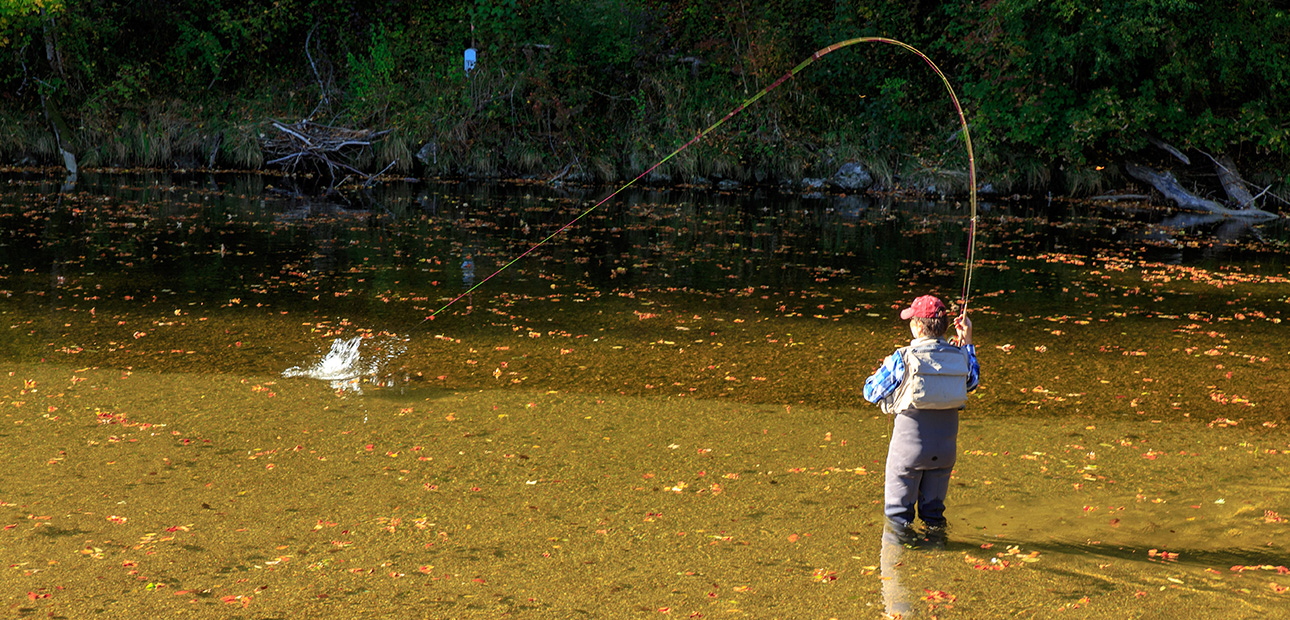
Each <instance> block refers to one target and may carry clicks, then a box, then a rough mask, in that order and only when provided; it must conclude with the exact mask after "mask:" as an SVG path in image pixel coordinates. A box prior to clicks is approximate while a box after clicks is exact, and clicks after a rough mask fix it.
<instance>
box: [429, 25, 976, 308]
mask: <svg viewBox="0 0 1290 620" xmlns="http://www.w3.org/2000/svg"><path fill="white" fill-rule="evenodd" d="M857 43H883V44H887V45H894V46H896V47H899V48H901V49H904V50H906V51H908V52H911V53H913V54H914V55H916V56H918V57H919V58H922V59H923V61H924V62H926V63H927V66H928V67H931V69H932V71H933V72H935V73H936V75H937V77H939V78H941V82H942V83H943V84H945V90H946V92H948V93H949V95H950V100H951V101H952V102H953V103H954V111H955V112H956V113H957V114H958V118H959V124H960V125H961V126H962V128H963V143H964V146H966V147H967V156H968V186H969V190H968V191H969V202H970V204H971V217H970V219H969V224H968V246H967V247H968V249H967V259H966V265H965V266H964V275H963V292H962V294H961V295H960V297H959V298H960V300H961V304H960V311H961V313H962V314H963V315H966V314H967V305H968V294H969V292H970V291H971V288H972V267H973V262H974V261H975V253H976V222H977V204H976V157H975V155H974V154H973V152H972V136H971V134H970V133H969V132H968V123H967V118H966V117H965V116H964V114H963V106H962V104H960V103H959V98H958V95H957V94H955V92H954V87H953V86H951V85H950V80H949V78H947V77H945V73H943V72H942V71H941V68H940V67H938V66H936V63H935V62H932V59H931V58H929V57H928V56H927V55H926V54H924V53H922V52H920V51H919V50H918V49H916V48H915V47H914V46H912V45H909V44H908V43H904V42H902V41H897V40H895V39H888V38H886V37H858V38H855V39H847V40H845V41H839V42H837V43H834V44H832V45H830V46H828V47H825V48H822V49H820V50H818V51H816V52H815V53H814V54H811V56H810V57H809V58H807V59H806V60H803V61H802V62H800V63H798V65H797V66H796V67H793V68H792V69H790V70H789V71H788V72H787V73H785V74H784V75H782V76H780V78H779V79H777V80H775V81H774V82H772V83H771V84H770V85H769V86H767V87H765V88H763V89H761V91H759V92H758V93H757V94H755V95H753V96H751V97H749V98H748V99H747V100H745V101H744V102H743V103H740V104H739V105H737V106H735V107H734V109H732V110H730V112H728V113H727V114H726V115H725V116H723V117H721V119H720V120H718V121H717V122H715V123H713V124H712V126H710V127H708V128H707V129H704V130H703V131H700V132H699V133H698V134H697V135H695V136H694V137H693V138H691V139H690V141H689V142H686V143H685V144H682V145H681V146H679V147H677V149H676V150H674V151H672V152H671V153H668V155H667V156H666V157H664V158H663V159H660V160H658V161H657V162H656V163H655V164H654V165H652V166H650V167H649V168H647V169H646V170H645V171H644V172H642V173H640V174H639V175H637V176H636V178H634V179H632V180H630V181H628V182H627V183H625V184H623V186H622V187H619V188H618V189H616V190H614V191H613V193H611V194H609V195H608V196H605V197H604V198H602V199H601V200H600V202H597V203H596V204H594V205H592V206H591V207H589V208H587V209H586V210H584V211H582V212H581V213H579V214H578V216H577V217H575V218H573V219H572V220H570V221H569V222H568V223H567V224H565V225H564V226H561V227H560V228H558V229H556V231H555V232H553V233H551V234H549V235H547V236H546V237H545V238H543V239H542V240H541V241H538V242H537V243H535V244H533V246H532V247H530V248H529V249H527V250H525V251H524V252H522V253H521V254H519V255H518V256H516V257H515V258H512V259H511V260H510V261H508V262H506V263H505V264H503V265H502V266H501V267H498V268H497V270H496V271H494V272H493V273H491V274H489V275H488V277H486V278H484V279H482V280H480V281H479V282H477V283H475V285H474V286H471V287H470V288H468V289H466V290H465V291H464V292H463V293H461V294H460V295H457V296H456V297H454V298H452V299H451V300H449V301H448V303H446V304H444V305H443V306H441V307H440V308H439V309H438V310H435V311H434V312H432V313H431V314H430V316H428V317H426V318H425V319H423V320H422V321H421V322H422V323H425V322H426V321H432V320H434V318H435V317H436V316H438V315H439V313H441V312H443V311H444V310H447V309H448V307H449V306H452V305H453V304H455V303H457V301H459V300H460V299H462V298H463V297H466V296H467V295H470V294H471V293H473V292H475V289H478V288H479V287H481V286H483V285H484V283H485V282H488V281H489V280H491V279H493V277H494V276H496V275H497V274H499V273H501V272H503V271H506V270H507V269H508V268H510V266H511V265H514V264H515V263H517V262H519V261H520V260H521V259H523V258H524V257H526V256H528V255H529V254H531V253H533V251H534V250H537V249H538V248H540V247H542V246H543V245H545V244H546V243H547V242H548V241H550V240H552V239H554V238H555V237H557V236H558V235H560V234H561V233H563V232H564V231H566V230H568V229H569V228H571V227H573V225H575V224H577V223H578V222H579V221H580V220H582V218H584V217H586V216H587V215H589V214H590V213H591V212H592V211H595V210H596V209H598V208H600V206H601V205H603V204H605V203H606V202H609V200H610V199H612V198H613V197H614V196H617V195H618V194H620V193H622V192H623V190H626V189H627V188H629V187H631V186H632V185H633V184H635V183H636V182H637V181H639V180H641V179H642V178H644V177H645V176H647V175H648V174H649V173H651V172H653V171H654V170H655V169H656V168H658V167H659V166H662V165H663V164H665V163H667V162H668V160H670V159H672V158H673V157H676V156H677V154H679V153H680V152H681V151H684V150H685V149H687V148H690V147H691V146H693V145H694V144H695V143H697V142H698V141H700V140H702V139H703V138H704V137H705V136H707V135H708V134H710V133H712V132H713V131H714V130H716V129H717V128H718V127H720V126H721V125H723V124H725V122H726V121H728V120H730V119H731V118H734V117H735V115H737V114H739V113H740V112H743V111H744V110H746V109H748V107H749V106H751V105H753V104H754V103H757V101H758V100H760V99H761V98H762V97H765V96H766V94H767V93H769V92H770V91H772V90H775V89H776V88H778V87H779V85H780V84H783V83H784V82H786V81H788V80H789V79H791V78H793V77H794V76H796V75H797V74H798V73H801V72H802V71H803V70H804V69H806V68H807V67H809V66H811V65H812V64H815V61H817V60H819V59H821V58H823V57H824V56H826V55H828V54H830V53H832V52H835V51H837V50H840V49H842V48H844V47H850V46H852V45H855V44H857Z"/></svg>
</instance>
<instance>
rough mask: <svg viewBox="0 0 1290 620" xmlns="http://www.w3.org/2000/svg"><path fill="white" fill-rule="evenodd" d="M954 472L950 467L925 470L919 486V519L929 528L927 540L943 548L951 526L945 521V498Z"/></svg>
mask: <svg viewBox="0 0 1290 620" xmlns="http://www.w3.org/2000/svg"><path fill="white" fill-rule="evenodd" d="M952 472H953V469H952V468H950V467H942V468H938V469H926V470H923V471H922V474H923V475H922V478H921V481H920V484H919V486H918V518H920V519H922V520H923V524H924V525H926V526H927V540H928V541H929V542H931V543H932V544H933V545H939V546H941V547H944V545H945V541H946V528H947V527H948V525H949V522H948V521H946V519H945V496H946V495H947V494H948V493H949V490H950V474H951V473H952Z"/></svg>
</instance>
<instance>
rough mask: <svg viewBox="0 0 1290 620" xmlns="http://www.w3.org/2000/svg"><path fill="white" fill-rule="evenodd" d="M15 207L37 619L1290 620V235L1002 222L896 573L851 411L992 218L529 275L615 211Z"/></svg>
mask: <svg viewBox="0 0 1290 620" xmlns="http://www.w3.org/2000/svg"><path fill="white" fill-rule="evenodd" d="M3 179H4V181H5V185H4V192H3V194H2V195H0V218H3V220H4V226H3V233H2V234H3V236H2V237H0V264H2V265H3V270H2V271H0V318H2V319H3V323H0V327H5V329H4V331H3V332H0V334H2V335H0V359H2V360H3V363H4V364H5V365H6V366H7V368H0V371H7V372H5V374H0V390H3V400H2V401H0V409H3V411H4V417H3V419H2V420H0V445H3V453H4V454H5V458H6V461H7V463H6V472H5V475H4V476H3V478H0V519H2V520H3V524H2V525H3V526H4V528H5V529H4V530H3V531H0V554H3V556H4V557H5V559H6V563H5V567H4V570H5V571H6V574H5V576H4V578H3V579H2V580H0V597H3V598H4V601H5V604H6V606H7V609H9V610H10V611H11V613H12V614H14V615H16V616H32V617H34V616H37V615H39V616H53V617H60V616H61V617H88V616H103V617H123V616H126V615H134V616H137V615H142V614H144V613H151V614H165V615H167V616H181V615H187V616H194V617H248V618H276V617H284V618H285V617H301V616H308V617H374V618H375V617H396V616H397V617H407V616H409V615H411V616H413V617H426V618H475V617H479V618H492V617H512V616H515V617H533V618H544V617H577V616H588V617H605V618H619V617H661V616H669V615H670V616H680V617H753V618H881V617H883V615H884V614H891V613H901V614H903V617H905V618H915V617H926V618H930V617H933V616H934V617H938V618H984V617H1004V616H1007V617H1020V618H1048V617H1066V616H1071V615H1073V614H1078V615H1079V616H1080V617H1091V618H1123V617H1136V618H1162V617H1171V616H1173V615H1176V614H1177V613H1178V612H1179V609H1180V606H1183V605H1185V606H1186V609H1187V610H1188V611H1189V612H1194V613H1193V614H1192V615H1196V616H1197V617H1223V618H1263V617H1276V614H1279V613H1282V612H1283V610H1284V609H1286V608H1288V607H1290V574H1288V573H1290V571H1288V570H1287V569H1286V568H1285V567H1286V566H1287V565H1290V558H1288V557H1287V556H1288V555H1290V553H1288V552H1287V548H1286V543H1285V540H1286V535H1287V533H1290V487H1288V486H1287V484H1286V482H1285V481H1286V473H1287V468H1288V467H1290V436H1288V435H1287V434H1286V432H1285V431H1286V428H1287V426H1288V425H1290V410H1288V409H1287V407H1286V406H1285V405H1284V404H1283V403H1285V402H1286V401H1287V399H1288V398H1290V381H1287V380H1286V379H1287V378H1290V372H1288V371H1290V363H1288V362H1290V346H1288V345H1287V344H1286V342H1287V341H1286V339H1285V336H1284V333H1285V332H1284V330H1285V327H1284V326H1283V325H1282V324H1281V323H1282V321H1283V320H1286V319H1287V316H1286V315H1287V310H1290V307H1288V305H1287V304H1288V303H1290V302H1288V299H1290V273H1288V271H1290V270H1288V268H1287V261H1286V259H1287V257H1288V256H1290V248H1288V239H1290V229H1288V228H1287V226H1286V225H1285V224H1284V223H1282V222H1280V221H1276V222H1271V223H1266V224H1262V225H1258V226H1250V225H1246V224H1242V223H1237V222H1231V221H1221V220H1219V221H1208V222H1207V221H1204V220H1203V218H1197V217H1195V216H1186V215H1180V214H1174V213H1169V212H1167V211H1165V210H1160V209H1147V208H1142V207H1123V206H1120V207H1116V206H1111V205H1098V204H1082V203H1075V202H1065V201H1048V200H993V201H991V200H987V201H985V202H983V204H982V208H981V215H980V218H979V223H978V238H977V245H976V261H975V262H974V269H973V271H972V275H971V286H970V289H969V298H968V307H969V311H970V312H971V315H972V317H973V321H974V323H975V325H976V330H975V340H976V343H977V347H978V354H979V357H980V360H981V365H982V387H981V389H980V390H978V391H977V392H976V393H975V395H974V396H973V399H972V402H971V403H970V405H969V407H968V409H967V410H966V411H965V412H964V415H963V422H962V429H961V433H960V441H959V448H960V455H959V459H958V464H957V466H956V470H955V474H954V481H953V485H952V488H951V495H950V498H949V511H948V513H947V516H949V517H950V520H951V530H950V537H949V542H948V544H947V545H946V547H945V548H944V549H927V548H907V547H904V546H900V545H890V544H887V545H884V543H883V539H882V523H881V508H880V503H881V499H882V470H883V461H884V458H885V454H886V440H887V433H888V432H889V431H890V421H889V420H887V419H886V418H885V417H884V416H882V415H881V414H880V413H879V412H878V411H877V409H876V408H875V407H873V406H872V405H868V404H867V403H865V402H864V401H863V399H862V398H861V397H860V385H861V384H862V383H863V380H864V378H865V377H866V376H867V375H868V374H869V373H870V372H871V371H872V370H873V369H874V368H875V367H876V366H877V364H878V362H879V361H880V360H881V359H882V357H883V356H884V355H886V354H888V353H890V352H891V350H893V349H894V348H895V347H897V346H900V345H901V344H903V342H904V341H906V340H907V339H908V333H907V329H906V327H905V326H904V325H902V324H901V322H900V321H899V319H898V317H897V314H898V311H899V308H900V307H902V304H907V303H908V302H909V301H910V300H911V299H912V298H913V297H915V296H917V295H920V294H924V293H926V292H933V293H936V294H938V295H940V296H942V298H944V299H947V300H956V301H957V300H960V296H961V293H962V290H963V287H964V282H965V270H964V263H965V260H966V254H967V250H968V234H967V230H968V227H967V224H968V219H967V216H966V210H967V209H966V206H965V205H962V204H954V203H952V202H937V201H898V200H880V199H870V198H863V197H854V196H852V197H845V196H841V197H840V196H801V195H782V194H779V193H777V192H774V191H771V190H759V191H754V192H744V193H738V194H735V193H731V194H723V193H713V192H706V191H697V190H696V191H686V190H667V191H664V190H651V189H642V190H633V191H629V192H624V193H623V194H621V195H620V196H618V197H616V198H615V199H613V200H612V201H610V202H608V203H606V204H605V205H604V206H602V207H601V208H599V209H597V210H596V211H594V212H593V213H591V214H589V215H587V216H586V217H584V218H583V219H581V220H580V221H579V222H578V223H577V224H576V225H575V226H573V227H571V228H570V229H569V230H567V231H566V232H565V233H563V234H561V235H559V236H556V237H555V238H552V239H551V240H550V241H548V242H547V243H545V244H543V245H541V247H539V248H538V249H536V250H534V251H533V252H531V253H530V254H528V255H527V256H525V257H524V258H522V259H520V260H518V261H515V262H514V263H510V261H512V259H514V258H515V257H517V256H519V255H521V254H523V253H524V252H525V251H526V250H529V249H530V248H531V247H532V246H533V245H534V244H537V243H538V242H539V241H541V240H543V239H544V238H546V237H547V236H548V235H550V234H551V233H553V232H555V231H556V230H558V229H559V228H560V227H561V226H563V225H564V224H565V223H567V222H569V221H570V220H572V219H573V218H575V217H577V216H578V215H579V213H581V212H582V211H583V210H584V209H586V208H588V207H590V206H591V205H593V204H595V202H597V201H599V200H600V198H602V197H603V196H604V195H605V194H607V193H608V192H607V191H604V190H602V189H598V188H577V187H561V188H552V187H549V186H546V185H541V184H510V185H496V184H494V185H481V184H468V183H447V182H444V183H439V182H434V183H431V182H417V181H404V182H392V183H388V184H385V185H382V186H379V187H376V188H373V189H371V190H369V191H353V192H348V193H346V194H344V195H337V196H333V197H330V198H328V199H304V198H301V197H299V196H296V195H294V194H293V192H292V191H291V180H290V179H283V178H278V177H270V176H249V175H162V174H150V175H143V174H98V175H89V176H85V177H82V179H81V180H80V182H79V183H78V184H77V185H76V187H75V188H66V189H65V190H64V191H60V187H61V179H55V178H53V177H46V176H42V175H39V174H26V175H20V174H15V173H11V174H9V175H7V176H5V177H3ZM508 263H510V266H509V267H507V268H505V269H504V270H502V271H501V272H500V273H497V275H495V276H493V277H491V279H489V278H490V275H492V274H494V272H496V271H497V270H498V269H499V268H500V267H503V266H504V265H507V264H508ZM485 279H488V281H487V282H484V280H485ZM481 282H483V284H482V285H480V286H479V287H478V288H476V289H475V290H474V291H473V292H471V293H469V294H467V295H465V296H461V297H460V298H459V299H458V296H460V295H461V294H462V293H463V292H465V291H467V290H468V289H470V288H471V287H472V286H475V285H476V284H479V283H481ZM454 299H456V301H455V302H454V301H453V300H454ZM450 302H451V303H450ZM436 311H438V312H436ZM431 315H434V316H433V319H430V318H429V317H431Z"/></svg>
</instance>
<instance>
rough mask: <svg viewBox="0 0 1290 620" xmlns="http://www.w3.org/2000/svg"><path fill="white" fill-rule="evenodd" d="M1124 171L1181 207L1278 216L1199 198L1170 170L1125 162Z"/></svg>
mask: <svg viewBox="0 0 1290 620" xmlns="http://www.w3.org/2000/svg"><path fill="white" fill-rule="evenodd" d="M1124 171H1125V172H1127V173H1128V174H1129V176H1131V177H1133V178H1135V179H1138V180H1139V181H1142V182H1144V183H1147V184H1148V185H1150V186H1152V187H1154V188H1156V191H1158V192H1160V193H1161V194H1163V195H1164V196H1165V198H1168V199H1170V200H1172V201H1174V203H1175V204H1177V205H1178V207H1179V208H1182V209H1191V210H1195V211H1206V212H1209V213H1214V214H1218V215H1222V216H1225V217H1245V218H1276V217H1279V216H1278V215H1277V214H1275V213H1269V212H1267V211H1262V210H1260V209H1228V208H1227V207H1224V206H1223V205H1221V204H1218V203H1217V202H1214V201H1213V200H1209V199H1207V198H1201V197H1200V196H1197V195H1195V194H1193V193H1191V192H1189V191H1187V190H1186V189H1185V188H1184V187H1183V186H1182V185H1181V184H1180V183H1178V179H1177V178H1175V177H1174V175H1173V173H1171V172H1157V171H1155V170H1152V169H1150V168H1147V167H1145V166H1139V165H1137V164H1125V166H1124Z"/></svg>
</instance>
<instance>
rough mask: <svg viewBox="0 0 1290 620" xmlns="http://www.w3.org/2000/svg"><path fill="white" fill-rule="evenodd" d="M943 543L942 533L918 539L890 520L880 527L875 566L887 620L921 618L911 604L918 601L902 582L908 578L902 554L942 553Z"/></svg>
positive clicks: (911, 530)
mask: <svg viewBox="0 0 1290 620" xmlns="http://www.w3.org/2000/svg"><path fill="white" fill-rule="evenodd" d="M945 542H946V541H945V534H944V530H939V531H929V532H928V533H927V534H921V535H920V534H919V532H918V530H916V529H914V528H913V527H911V526H909V525H901V524H899V523H897V522H894V521H891V520H888V521H887V522H886V523H885V524H884V525H883V528H882V548H881V550H880V551H879V558H878V566H879V570H880V571H881V574H882V602H883V605H884V607H886V612H887V615H886V618H888V620H911V619H913V618H918V617H920V615H921V614H920V613H919V608H918V607H915V604H917V603H918V601H919V600H920V599H921V598H922V597H919V596H917V595H916V593H915V592H913V591H911V590H910V588H909V584H908V583H907V581H908V580H907V579H906V578H907V577H908V576H909V568H908V567H907V566H906V565H905V559H906V557H907V555H906V554H908V553H911V552H917V551H919V550H934V551H940V550H944V549H945Z"/></svg>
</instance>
